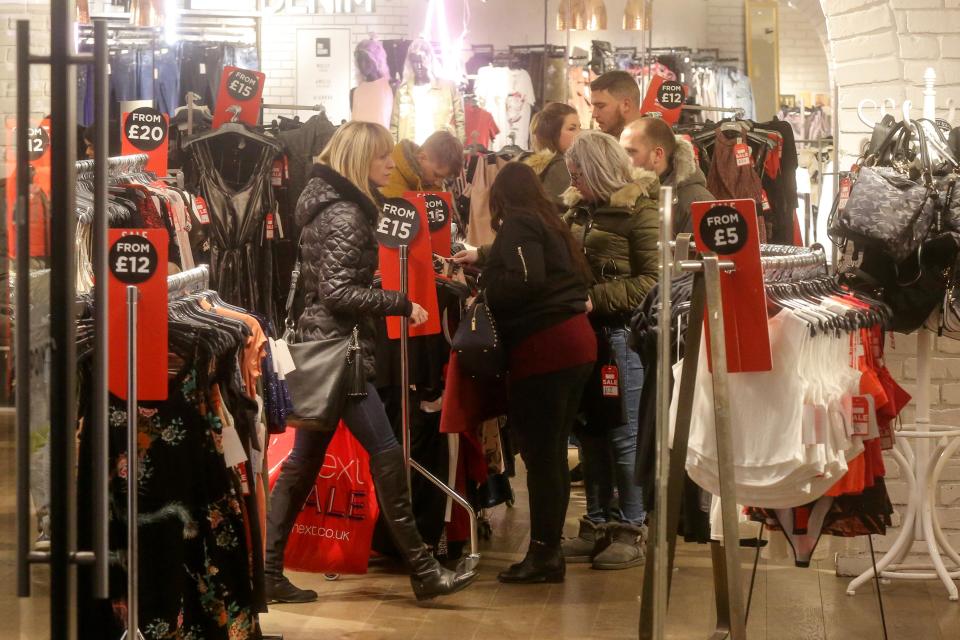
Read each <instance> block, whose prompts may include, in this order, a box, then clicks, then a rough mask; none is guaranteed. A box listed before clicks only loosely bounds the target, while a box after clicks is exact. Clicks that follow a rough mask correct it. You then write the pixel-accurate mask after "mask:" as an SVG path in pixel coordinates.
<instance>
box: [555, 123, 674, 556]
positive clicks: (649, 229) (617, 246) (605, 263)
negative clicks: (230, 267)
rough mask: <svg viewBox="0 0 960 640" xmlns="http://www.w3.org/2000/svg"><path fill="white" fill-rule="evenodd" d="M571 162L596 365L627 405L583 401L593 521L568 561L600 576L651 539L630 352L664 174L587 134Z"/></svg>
mask: <svg viewBox="0 0 960 640" xmlns="http://www.w3.org/2000/svg"><path fill="white" fill-rule="evenodd" d="M566 162H567V169H568V170H569V171H570V180H571V184H572V186H571V187H570V189H569V190H568V191H567V192H566V193H565V194H564V201H565V203H566V204H567V206H569V207H570V210H569V211H568V212H567V214H566V215H565V220H566V221H567V223H568V224H569V225H570V229H571V231H572V232H573V235H574V237H575V238H578V239H580V240H581V242H582V245H583V251H584V253H585V255H586V257H587V262H588V263H589V264H590V270H591V271H592V275H593V282H592V284H591V286H590V288H589V290H588V295H589V298H588V300H587V310H588V312H589V313H590V320H591V322H592V324H593V326H594V328H595V329H596V330H597V332H598V335H599V337H600V354H599V356H598V363H600V364H607V363H608V361H609V359H613V361H614V362H615V363H616V366H617V368H618V369H619V380H620V397H621V400H622V401H623V402H621V403H618V404H619V406H617V405H614V406H615V409H616V410H615V411H610V410H609V409H610V407H609V406H608V405H607V403H606V402H605V401H603V400H600V401H598V402H597V401H595V402H586V403H585V409H586V413H587V416H586V417H587V420H586V424H585V425H584V426H583V427H582V428H581V429H579V430H578V432H577V436H578V439H579V440H580V445H581V464H582V467H583V482H584V489H585V492H586V497H587V513H586V515H585V516H584V517H583V518H582V519H581V521H580V532H579V535H578V536H577V537H576V538H574V539H572V540H566V541H565V542H564V544H563V554H564V557H565V558H566V560H567V562H592V563H593V568H595V569H625V568H628V567H632V566H636V565H638V564H641V563H642V562H643V559H644V546H643V544H644V539H645V537H646V527H645V525H644V520H645V518H646V515H645V513H644V510H643V497H642V492H641V489H640V487H639V486H637V484H636V481H635V473H634V471H635V466H636V460H635V459H636V450H637V422H638V411H639V404H640V388H641V387H642V386H643V365H642V364H641V362H640V357H639V356H638V355H637V354H636V353H635V352H634V351H633V350H631V349H630V348H629V347H628V346H627V345H628V344H629V338H630V336H629V333H630V332H629V329H628V328H627V327H628V322H629V319H630V316H631V314H632V313H633V310H634V309H636V308H637V307H638V306H640V304H641V303H642V302H643V299H644V298H645V297H646V295H647V293H648V292H649V291H650V289H651V288H652V287H653V284H654V283H655V282H656V279H657V237H658V214H657V202H656V200H655V199H654V194H656V193H657V189H658V186H659V185H658V182H657V176H656V174H654V173H653V172H651V171H647V170H645V169H635V168H634V167H633V166H632V164H631V163H630V158H629V157H628V156H627V154H626V152H625V151H624V150H623V148H622V147H621V146H620V144H619V143H618V142H617V140H616V139H615V138H613V137H611V136H609V135H607V134H605V133H602V132H600V131H585V132H583V133H581V134H580V135H579V136H578V137H577V138H576V140H575V141H574V142H573V144H572V145H571V146H570V148H569V149H567V152H566ZM605 351H606V353H604V352H605ZM587 389H588V392H587V394H586V398H587V399H588V400H590V399H591V398H592V394H591V393H590V392H589V389H591V386H589V385H588V387H587ZM598 395H599V394H598ZM614 488H616V489H617V492H618V496H619V499H618V501H617V503H616V505H614V499H613V498H614V495H613V489H614Z"/></svg>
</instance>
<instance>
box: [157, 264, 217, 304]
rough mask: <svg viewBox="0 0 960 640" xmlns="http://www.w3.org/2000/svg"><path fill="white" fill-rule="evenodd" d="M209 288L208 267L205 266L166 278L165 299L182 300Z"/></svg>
mask: <svg viewBox="0 0 960 640" xmlns="http://www.w3.org/2000/svg"><path fill="white" fill-rule="evenodd" d="M209 288H210V267H208V266H207V265H205V264H202V265H200V266H199V267H194V268H193V269H187V270H186V271H181V272H180V273H175V274H173V275H172V276H167V298H168V299H170V300H174V299H176V298H183V297H184V296H188V295H190V294H192V293H197V292H198V291H205V290H206V289H209Z"/></svg>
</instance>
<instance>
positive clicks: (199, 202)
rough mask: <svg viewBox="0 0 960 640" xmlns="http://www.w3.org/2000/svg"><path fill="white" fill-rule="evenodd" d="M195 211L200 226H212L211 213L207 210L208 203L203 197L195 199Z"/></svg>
mask: <svg viewBox="0 0 960 640" xmlns="http://www.w3.org/2000/svg"><path fill="white" fill-rule="evenodd" d="M193 210H194V211H195V212H196V214H197V220H199V221H200V224H210V212H209V211H208V210H207V201H206V200H204V199H203V196H196V197H194V199H193Z"/></svg>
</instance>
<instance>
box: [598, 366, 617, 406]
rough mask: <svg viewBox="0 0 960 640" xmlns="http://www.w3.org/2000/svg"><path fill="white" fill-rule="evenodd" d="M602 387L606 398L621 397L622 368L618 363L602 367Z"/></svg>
mask: <svg viewBox="0 0 960 640" xmlns="http://www.w3.org/2000/svg"><path fill="white" fill-rule="evenodd" d="M600 388H601V389H602V391H603V397H604V398H619V397H620V370H619V369H618V368H617V367H616V365H612V364H610V365H607V366H605V367H602V368H601V369H600Z"/></svg>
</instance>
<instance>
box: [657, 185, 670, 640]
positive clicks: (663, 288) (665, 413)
mask: <svg viewBox="0 0 960 640" xmlns="http://www.w3.org/2000/svg"><path fill="white" fill-rule="evenodd" d="M672 237H673V189H672V188H671V187H660V290H659V293H660V309H659V310H658V314H659V315H658V316H657V319H658V324H659V332H660V340H659V342H658V347H659V353H658V354H657V376H658V377H657V381H658V384H657V475H656V482H657V503H656V510H657V511H658V512H659V514H658V516H657V518H656V527H657V528H656V532H655V535H656V547H655V549H656V553H655V554H654V556H653V572H654V579H653V602H654V607H653V637H654V638H655V640H662V639H663V638H664V637H665V635H664V634H665V633H666V624H667V599H668V585H667V576H668V565H669V564H670V562H669V557H668V556H669V553H668V550H667V544H668V542H667V517H666V515H667V501H668V498H667V491H668V487H669V469H670V446H669V442H668V439H669V432H670V425H669V424H668V423H669V421H670V399H671V398H670V395H671V394H670V393H669V389H670V378H671V376H672V370H671V366H670V363H671V357H670V345H671V340H670V333H671V331H672V329H673V323H672V322H671V321H670V317H671V299H670V284H671V281H672V279H673V274H672V267H673V265H672V261H673V252H672V250H671V249H670V240H671V239H672Z"/></svg>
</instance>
